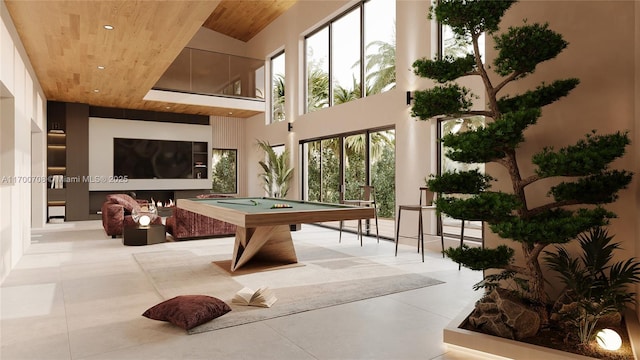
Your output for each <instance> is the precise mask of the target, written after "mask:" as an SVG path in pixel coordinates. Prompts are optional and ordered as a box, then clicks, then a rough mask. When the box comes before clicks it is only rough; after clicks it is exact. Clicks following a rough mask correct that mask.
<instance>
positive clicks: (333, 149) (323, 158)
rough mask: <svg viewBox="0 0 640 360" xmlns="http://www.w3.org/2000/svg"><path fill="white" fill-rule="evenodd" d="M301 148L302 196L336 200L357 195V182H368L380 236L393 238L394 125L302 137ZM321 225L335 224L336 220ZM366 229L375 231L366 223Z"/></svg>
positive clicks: (312, 199)
mask: <svg viewBox="0 0 640 360" xmlns="http://www.w3.org/2000/svg"><path fill="white" fill-rule="evenodd" d="M302 151H303V153H304V156H303V181H302V184H303V185H302V186H303V197H304V199H305V200H309V201H322V202H330V203H339V202H340V200H341V199H343V198H344V199H359V198H360V196H361V189H360V186H362V185H372V186H374V189H375V197H376V201H377V211H378V220H379V226H380V229H379V232H380V236H381V237H386V238H389V239H393V236H394V230H393V229H394V217H395V211H394V208H395V130H394V129H382V130H364V131H362V132H359V133H355V134H344V135H340V136H333V137H328V138H324V139H317V140H311V141H303V142H302ZM340 191H343V194H340ZM341 196H342V197H341ZM324 225H326V226H331V227H337V226H338V223H337V222H333V223H325V224H324ZM348 228H350V227H348ZM352 228H353V229H355V227H352ZM366 229H367V231H368V234H375V227H369V226H367V227H366Z"/></svg>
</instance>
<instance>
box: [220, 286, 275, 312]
mask: <svg viewBox="0 0 640 360" xmlns="http://www.w3.org/2000/svg"><path fill="white" fill-rule="evenodd" d="M276 300H278V299H277V298H276V297H275V295H273V291H271V289H269V288H268V287H267V286H262V287H260V288H259V289H258V290H255V291H254V290H252V289H249V288H247V287H245V288H243V289H242V290H240V291H238V292H237V293H236V294H235V295H234V296H233V299H231V302H232V303H234V304H238V305H247V306H260V307H271V305H273V303H274V302H276Z"/></svg>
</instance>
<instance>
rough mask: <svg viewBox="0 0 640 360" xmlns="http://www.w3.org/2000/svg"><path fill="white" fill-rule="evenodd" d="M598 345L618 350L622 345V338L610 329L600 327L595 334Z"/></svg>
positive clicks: (606, 348)
mask: <svg viewBox="0 0 640 360" xmlns="http://www.w3.org/2000/svg"><path fill="white" fill-rule="evenodd" d="M596 342H597V343H598V346H600V347H601V348H603V349H605V350H618V349H620V347H621V346H622V338H621V337H620V335H618V333H617V332H615V331H614V330H612V329H602V330H600V331H598V333H597V334H596Z"/></svg>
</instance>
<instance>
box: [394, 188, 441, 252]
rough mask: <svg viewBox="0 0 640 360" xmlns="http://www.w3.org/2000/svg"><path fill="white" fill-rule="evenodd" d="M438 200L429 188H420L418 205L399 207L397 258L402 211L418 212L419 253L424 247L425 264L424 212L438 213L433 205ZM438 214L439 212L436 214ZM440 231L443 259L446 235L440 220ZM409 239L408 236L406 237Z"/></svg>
mask: <svg viewBox="0 0 640 360" xmlns="http://www.w3.org/2000/svg"><path fill="white" fill-rule="evenodd" d="M435 198H436V193H434V192H433V191H431V190H429V188H428V187H420V200H419V203H418V205H398V220H397V225H396V256H398V243H399V241H400V217H401V215H402V210H405V211H417V212H418V252H420V247H421V246H422V262H424V230H423V225H422V224H423V222H422V212H423V211H425V210H433V211H436V206H435V205H434V204H433V200H435ZM436 213H437V212H436ZM438 230H439V232H440V243H441V245H442V251H443V253H442V257H444V234H443V232H442V220H441V219H440V218H439V219H438ZM405 237H408V236H405Z"/></svg>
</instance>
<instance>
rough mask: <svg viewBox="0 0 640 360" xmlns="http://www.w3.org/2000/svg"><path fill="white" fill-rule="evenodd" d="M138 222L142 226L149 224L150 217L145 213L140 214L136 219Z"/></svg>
mask: <svg viewBox="0 0 640 360" xmlns="http://www.w3.org/2000/svg"><path fill="white" fill-rule="evenodd" d="M138 224H140V226H144V227H146V226H149V224H151V217H150V216H149V215H147V214H143V215H140V218H139V219H138Z"/></svg>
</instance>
